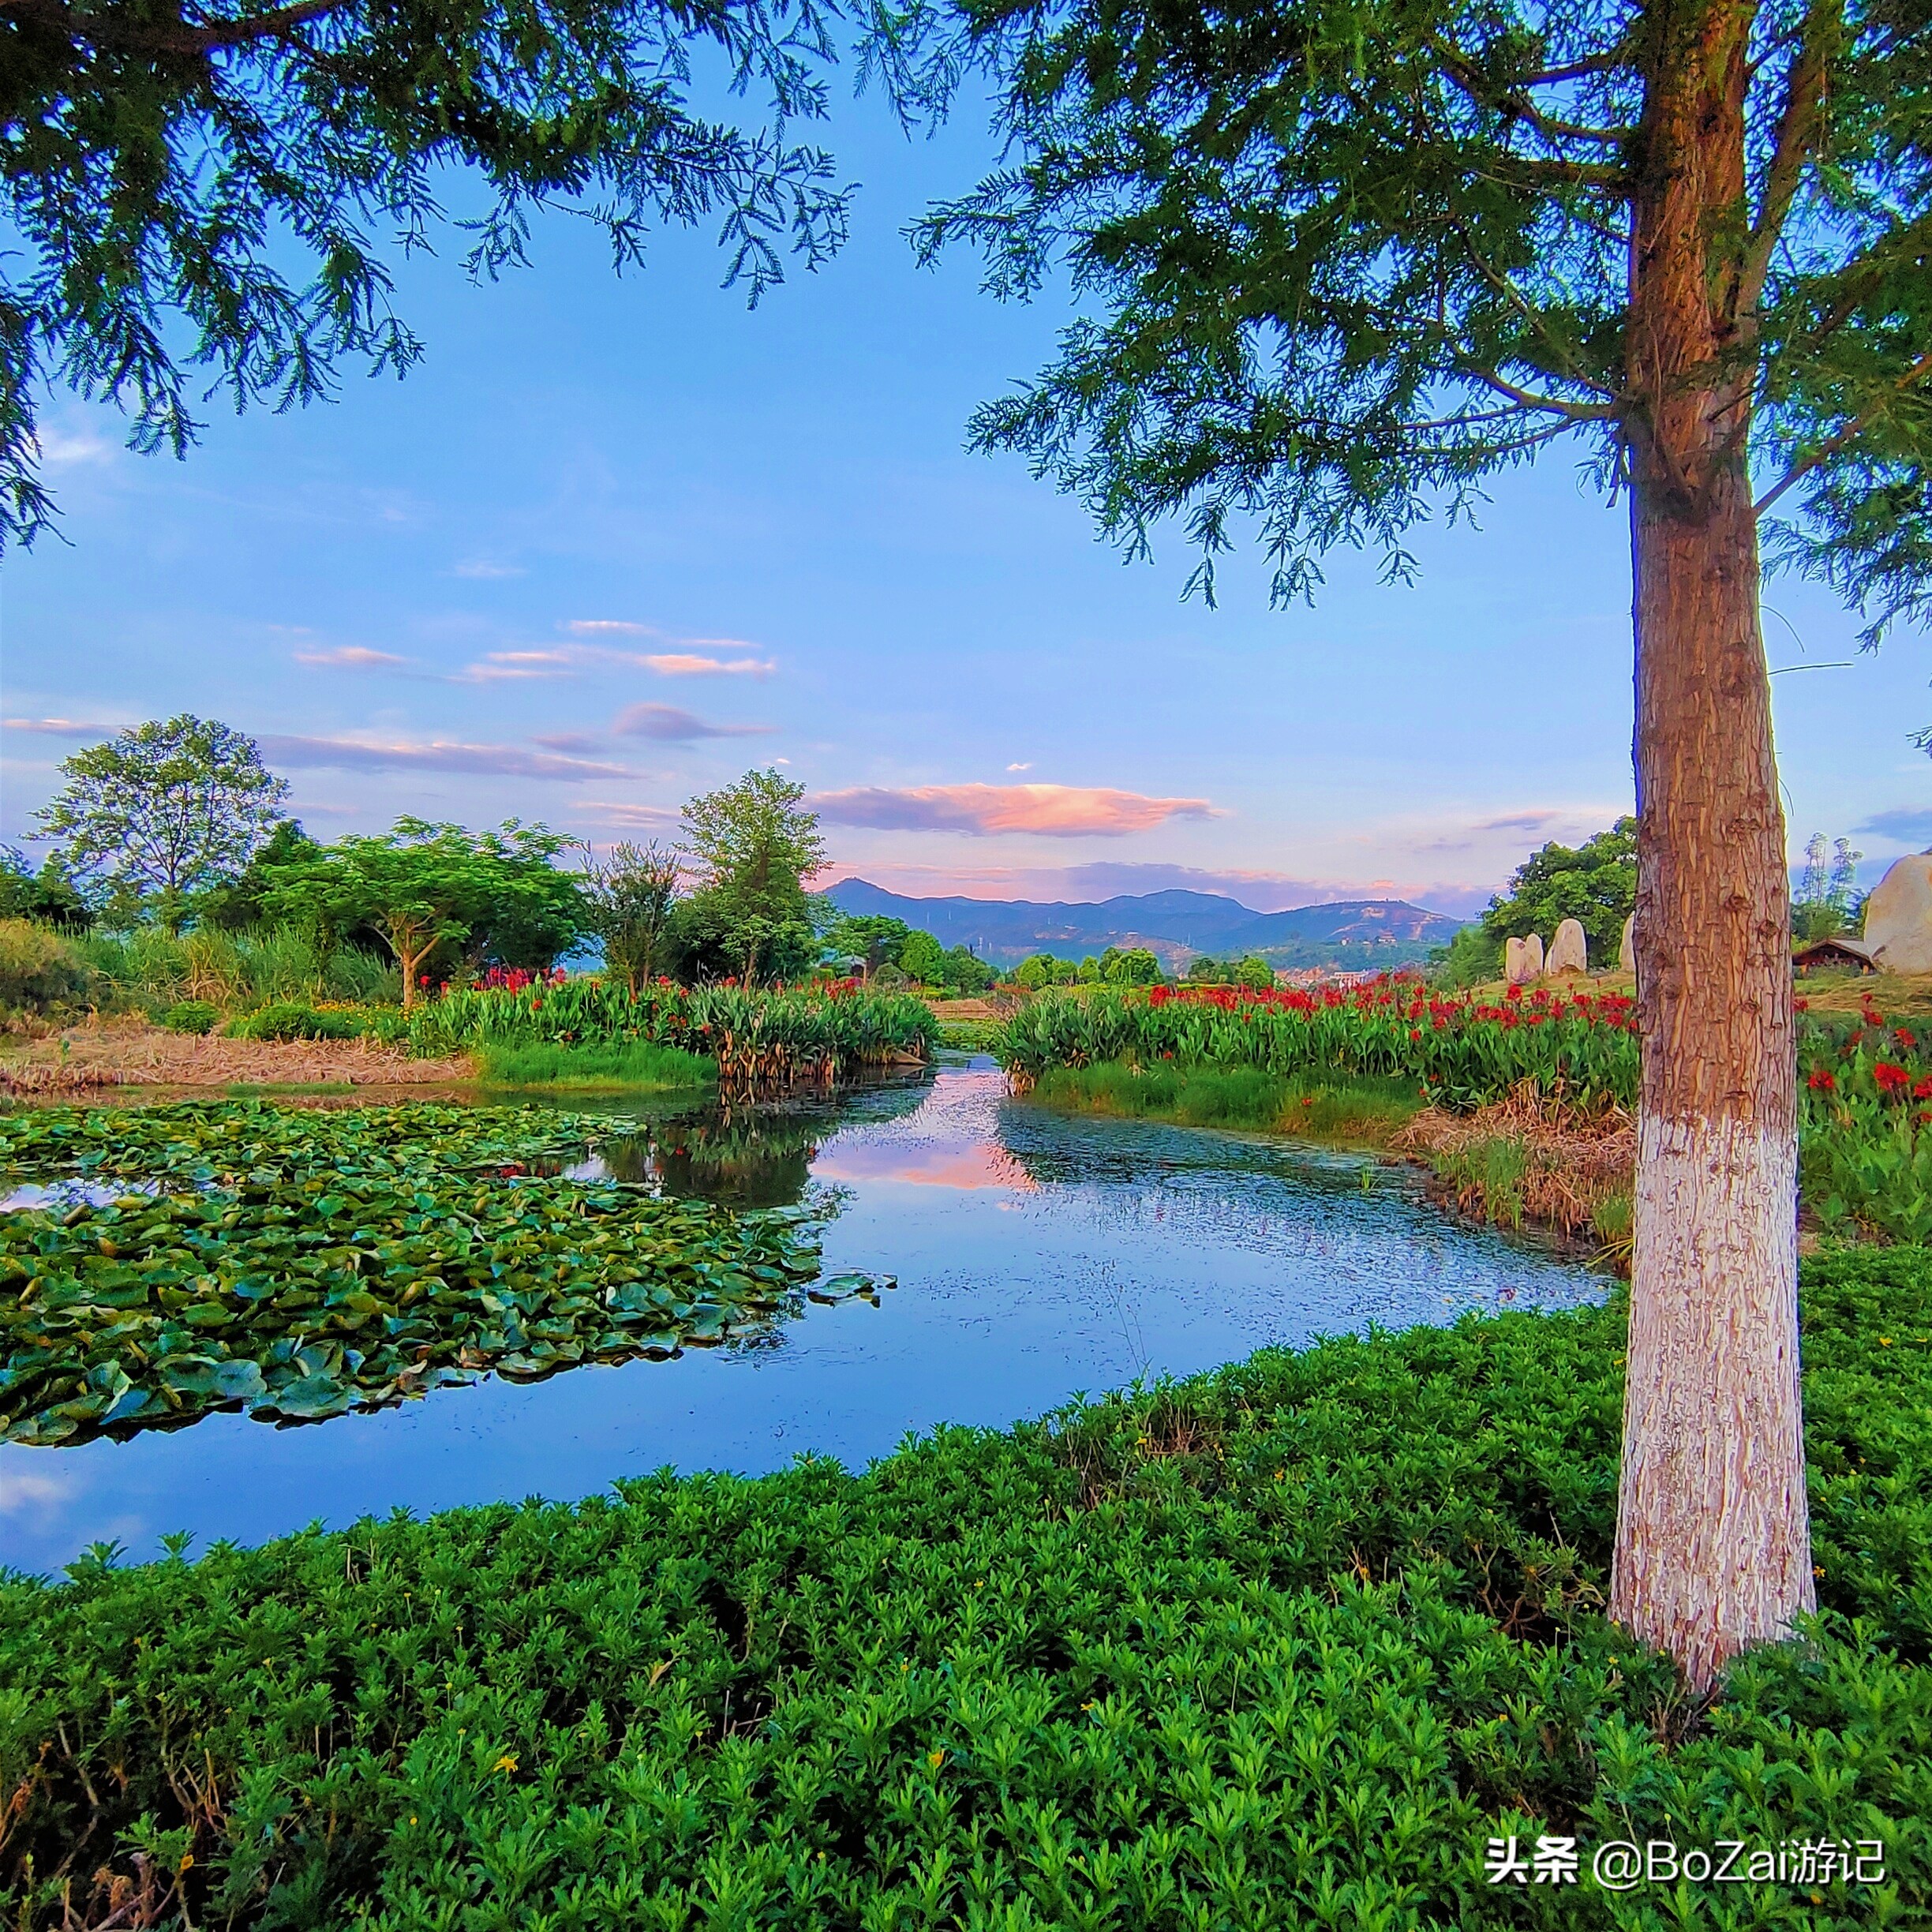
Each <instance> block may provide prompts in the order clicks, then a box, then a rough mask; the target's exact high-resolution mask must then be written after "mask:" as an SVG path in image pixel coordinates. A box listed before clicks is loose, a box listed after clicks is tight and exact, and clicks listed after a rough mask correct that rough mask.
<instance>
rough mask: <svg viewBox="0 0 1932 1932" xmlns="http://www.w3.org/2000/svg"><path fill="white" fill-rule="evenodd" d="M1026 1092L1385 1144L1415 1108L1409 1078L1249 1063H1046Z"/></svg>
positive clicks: (1077, 1106)
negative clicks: (1325, 1073) (1292, 1070)
mask: <svg viewBox="0 0 1932 1932" xmlns="http://www.w3.org/2000/svg"><path fill="white" fill-rule="evenodd" d="M1028 1097H1029V1098H1030V1099H1033V1100H1035V1101H1037V1102H1039V1103H1040V1104H1041V1105H1043V1106H1051V1107H1058V1108H1061V1109H1062V1110H1065V1111H1066V1112H1069V1113H1082V1114H1110V1115H1113V1116H1114V1117H1116V1118H1122V1119H1129V1120H1161V1121H1173V1122H1174V1124H1175V1125H1177V1126H1181V1127H1224V1128H1234V1129H1250V1130H1252V1131H1256V1132H1260V1133H1286V1134H1298V1135H1301V1136H1305V1138H1307V1139H1309V1140H1337V1141H1342V1142H1346V1143H1347V1144H1350V1145H1351V1146H1355V1147H1382V1146H1385V1145H1386V1144H1387V1143H1388V1141H1389V1140H1391V1138H1392V1137H1393V1136H1395V1133H1397V1132H1398V1129H1401V1128H1402V1126H1404V1125H1406V1123H1407V1122H1408V1121H1410V1120H1411V1119H1413V1118H1414V1116H1415V1115H1416V1114H1417V1113H1418V1112H1420V1111H1421V1106H1422V1101H1421V1097H1420V1096H1419V1095H1418V1094H1417V1091H1416V1089H1415V1087H1414V1085H1413V1083H1412V1082H1410V1081H1407V1080H1400V1079H1377V1078H1376V1077H1375V1076H1372V1075H1361V1076H1355V1077H1353V1078H1351V1077H1350V1076H1346V1075H1339V1076H1335V1077H1333V1078H1331V1079H1324V1078H1322V1077H1321V1076H1318V1075H1315V1074H1312V1073H1303V1074H1295V1075H1282V1074H1277V1073H1262V1072H1260V1071H1259V1070H1258V1069H1254V1068H1252V1067H1234V1068H1227V1067H1209V1066H1189V1067H1169V1066H1160V1067H1129V1066H1125V1065H1121V1063H1120V1062H1119V1061H1100V1062H1099V1063H1098V1064H1097V1065H1092V1066H1084V1067H1052V1068H1050V1069H1047V1071H1046V1072H1045V1073H1043V1074H1042V1075H1041V1076H1040V1077H1039V1080H1037V1081H1036V1082H1035V1084H1034V1085H1033V1087H1032V1088H1031V1090H1030V1091H1029V1095H1028Z"/></svg>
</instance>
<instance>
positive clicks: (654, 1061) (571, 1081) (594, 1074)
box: [477, 1040, 718, 1091]
mask: <svg viewBox="0 0 1932 1932" xmlns="http://www.w3.org/2000/svg"><path fill="white" fill-rule="evenodd" d="M477 1058H478V1060H479V1061H481V1068H482V1074H483V1078H484V1079H485V1080H486V1081H488V1082H489V1084H491V1085H492V1086H495V1087H554V1088H658V1089H661V1090H664V1091H682V1090H684V1089H687V1088H698V1087H706V1086H709V1085H710V1084H713V1083H714V1082H715V1081H716V1080H717V1076H718V1070H717V1061H714V1060H708V1059H705V1058H702V1057H701V1056H700V1055H698V1054H690V1053H686V1052H684V1051H683V1050H682V1049H681V1048H680V1047H653V1046H652V1045H651V1044H650V1043H649V1042H648V1041H646V1040H624V1041H621V1042H619V1043H613V1044H611V1045H608V1046H594V1047H560V1046H558V1045H556V1043H554V1042H552V1041H549V1040H539V1041H534V1042H532V1043H528V1044H526V1045H523V1046H492V1047H483V1048H481V1050H479V1052H478V1054H477Z"/></svg>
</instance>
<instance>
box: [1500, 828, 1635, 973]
mask: <svg viewBox="0 0 1932 1932" xmlns="http://www.w3.org/2000/svg"><path fill="white" fill-rule="evenodd" d="M1636 906H1637V821H1636V820H1635V819H1634V818H1619V820H1618V821H1617V822H1616V824H1615V825H1614V826H1612V827H1611V828H1610V829H1609V830H1608V832H1599V833H1597V834H1596V835H1595V837H1592V838H1587V839H1586V840H1585V841H1583V843H1582V844H1581V845H1579V846H1577V847H1575V848H1574V849H1573V848H1571V847H1570V846H1567V845H1559V844H1557V843H1556V841H1554V840H1552V841H1551V842H1550V843H1549V844H1547V845H1545V846H1544V847H1543V848H1542V849H1541V851H1540V852H1533V853H1532V854H1531V855H1530V856H1529V858H1527V859H1525V860H1524V861H1523V863H1522V864H1521V865H1519V866H1518V867H1517V868H1516V870H1515V873H1514V874H1511V878H1510V882H1509V889H1508V891H1507V893H1500V894H1498V896H1497V897H1495V898H1493V899H1492V900H1490V901H1489V904H1488V908H1487V909H1486V910H1485V912H1484V913H1483V915H1482V926H1483V930H1484V932H1485V934H1488V938H1490V940H1491V941H1492V942H1493V943H1494V944H1495V945H1497V946H1498V947H1500V945H1501V944H1502V942H1503V941H1504V940H1505V939H1523V938H1528V936H1529V934H1531V933H1537V934H1541V936H1542V938H1543V940H1544V943H1545V944H1547V943H1548V941H1549V939H1550V938H1551V936H1552V934H1554V933H1555V932H1556V928H1557V927H1559V925H1561V924H1562V923H1563V921H1564V920H1565V919H1575V920H1577V921H1578V923H1580V924H1581V925H1582V928H1583V931H1584V935H1585V937H1586V938H1588V940H1589V950H1590V960H1591V963H1592V964H1594V965H1604V964H1608V962H1610V961H1611V960H1615V959H1616V956H1617V948H1618V946H1619V945H1620V944H1621V942H1622V941H1623V922H1624V920H1626V919H1628V918H1629V917H1630V915H1631V913H1632V912H1634V911H1635V910H1636Z"/></svg>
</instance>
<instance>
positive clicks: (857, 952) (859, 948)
mask: <svg viewBox="0 0 1932 1932" xmlns="http://www.w3.org/2000/svg"><path fill="white" fill-rule="evenodd" d="M910 938H912V927H910V926H908V924H907V923H905V921H904V919H894V918H893V917H892V915H890V914H889V913H886V912H857V913H848V914H846V915H844V916H842V917H841V918H839V919H835V920H834V921H833V924H832V927H831V930H829V931H828V932H827V933H826V936H825V942H826V950H827V951H828V952H831V953H837V955H838V957H840V958H841V959H857V960H864V961H865V963H866V968H867V971H868V972H871V971H873V970H874V969H876V968H878V967H881V966H883V965H884V964H886V961H887V960H896V959H897V958H898V957H899V949H900V947H901V946H903V945H904V944H905V942H907V941H908V939H910Z"/></svg>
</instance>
